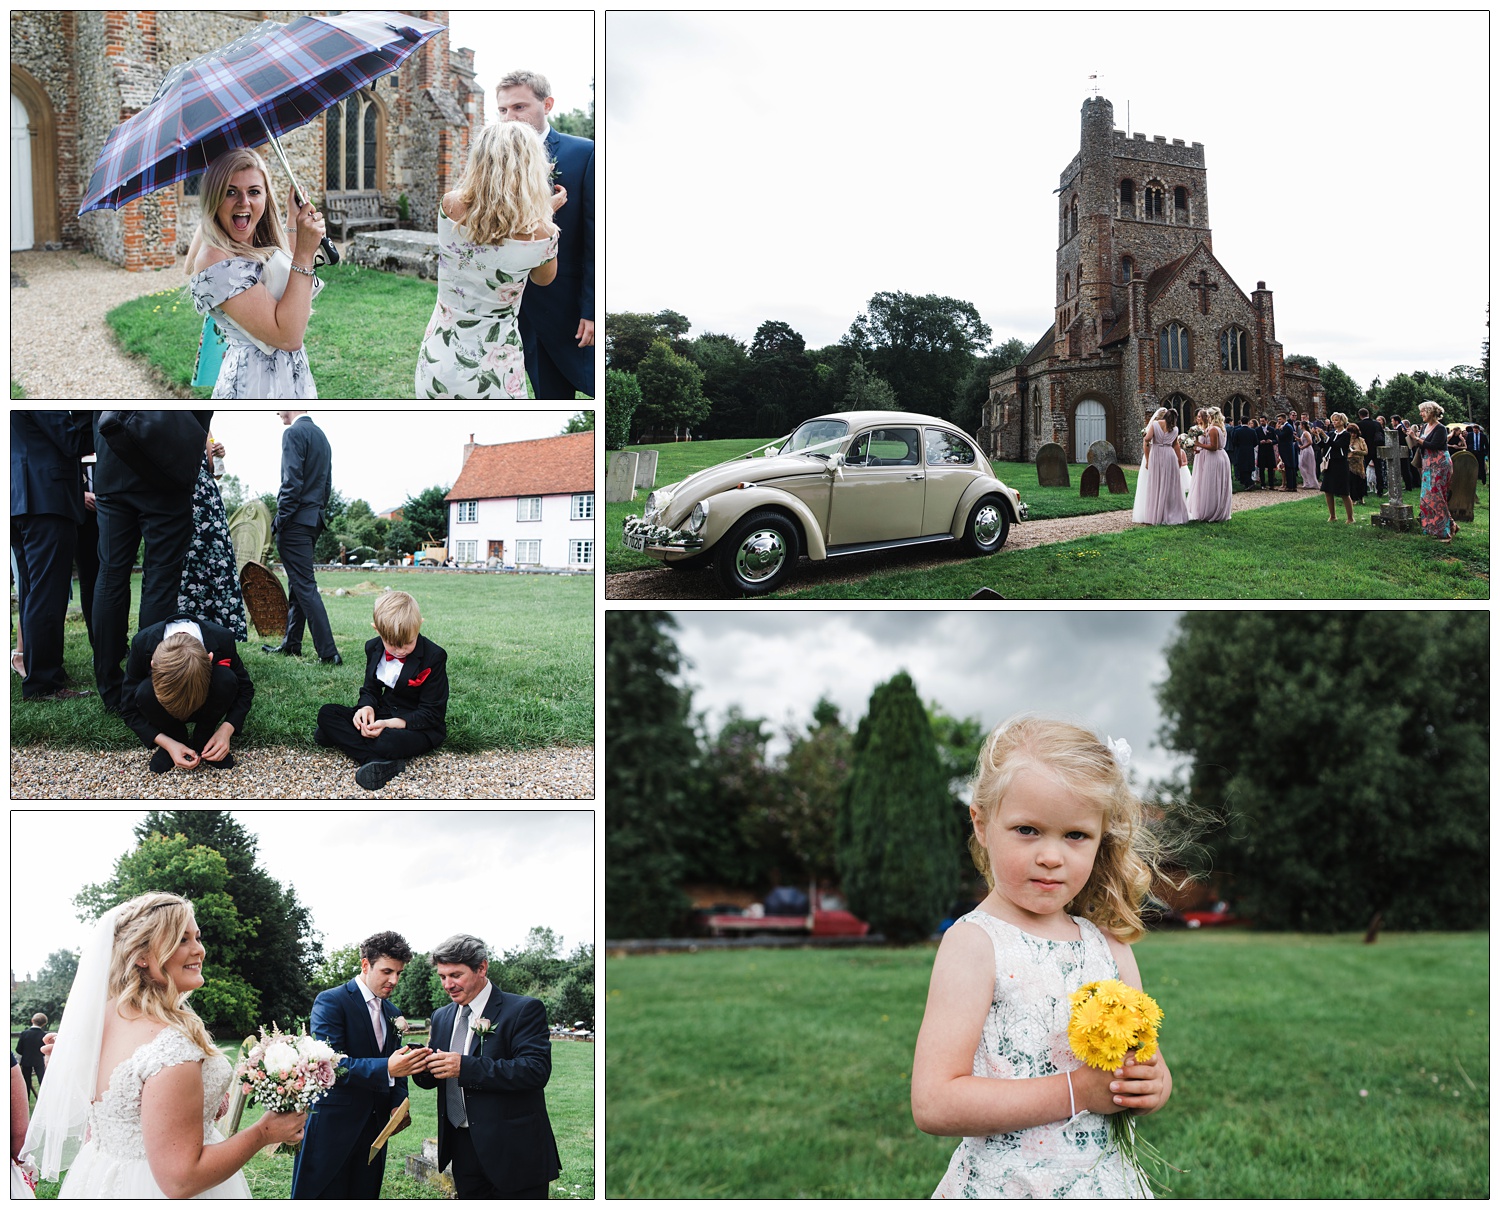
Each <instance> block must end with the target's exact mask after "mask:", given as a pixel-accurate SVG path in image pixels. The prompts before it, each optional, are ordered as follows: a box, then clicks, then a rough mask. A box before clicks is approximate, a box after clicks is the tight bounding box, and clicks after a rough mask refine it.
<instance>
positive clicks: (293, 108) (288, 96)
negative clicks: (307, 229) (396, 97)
mask: <svg viewBox="0 0 1500 1210" xmlns="http://www.w3.org/2000/svg"><path fill="white" fill-rule="evenodd" d="M443 28H445V27H444V26H441V25H436V24H434V23H433V22H431V21H421V20H418V19H417V18H416V17H409V16H407V15H406V14H405V13H397V12H352V13H340V14H338V15H336V16H331V17H297V18H296V19H295V20H293V21H290V22H287V23H285V24H283V23H282V22H279V21H265V22H262V23H261V24H260V25H258V26H256V27H255V28H254V29H253V30H251V31H250V32H249V33H247V34H245V35H244V36H243V37H240V38H236V39H235V40H234V41H233V42H231V43H230V44H229V45H228V46H225V47H221V48H220V49H219V50H216V51H212V52H210V53H209V54H206V55H201V56H200V57H198V58H196V59H193V60H192V61H191V62H188V63H184V64H182V65H181V66H178V67H174V68H173V69H172V70H171V71H169V72H168V73H167V76H166V79H164V80H163V81H162V82H161V87H160V88H158V89H157V90H156V95H155V96H154V97H152V98H151V104H149V105H148V106H146V108H145V109H143V110H141V111H140V112H139V113H137V114H135V115H133V116H132V117H130V118H128V119H127V120H126V121H124V122H121V123H120V125H118V126H116V127H115V128H114V130H112V131H111V132H110V135H109V138H108V139H106V140H105V143H104V150H103V151H101V152H100V153H99V159H98V162H97V163H96V164H95V165H94V174H93V176H92V177H91V178H90V179H89V187H88V189H87V191H86V192H85V193H84V197H83V205H82V206H80V207H79V210H78V213H79V214H87V213H88V212H89V211H90V210H117V209H119V208H120V207H121V206H124V205H125V204H126V203H128V202H133V201H135V200H136V199H137V198H140V197H145V196H146V194H148V193H154V192H155V191H156V190H158V189H164V188H166V187H167V186H168V185H173V184H176V182H178V181H180V180H183V179H184V178H186V177H189V176H192V175H193V174H194V173H196V172H202V171H203V170H204V169H205V168H207V167H208V165H209V164H210V163H211V162H212V161H213V160H214V158H215V157H217V156H218V155H220V154H221V153H223V152H225V151H227V150H229V149H230V148H231V147H254V146H256V145H257V144H260V143H264V142H266V141H268V139H269V141H270V142H271V144H272V145H273V146H274V147H276V150H277V153H278V154H280V153H281V147H280V144H278V143H277V142H276V139H277V137H278V136H280V135H284V134H288V133H290V132H291V131H293V130H296V129H297V128H298V127H301V126H305V125H307V123H309V122H311V121H312V120H313V119H314V118H316V117H317V116H318V115H319V114H320V113H322V112H323V111H324V110H326V109H330V108H332V107H333V106H334V105H337V104H338V103H339V102H340V101H342V100H343V99H344V98H345V97H347V96H351V95H352V94H354V93H356V92H358V91H359V90H360V89H361V88H364V87H366V86H367V85H369V84H371V83H373V82H374V81H375V79H376V78H377V77H379V76H383V75H385V74H386V73H387V72H392V71H395V70H396V69H397V68H398V67H400V66H401V64H402V62H403V61H404V60H405V59H406V58H407V56H409V55H410V54H411V53H412V52H413V51H415V50H416V49H417V48H418V47H419V46H421V45H422V43H424V42H425V41H427V39H428V38H430V37H432V36H433V34H435V33H437V32H438V31H439V30H441V29H443ZM282 162H283V164H285V157H284V156H283V160H282ZM288 175H290V170H288ZM293 184H294V185H295V184H296V182H295V181H293ZM298 192H299V193H301V192H302V191H301V189H300V188H299V189H298ZM303 196H304V197H305V196H306V195H305V194H303Z"/></svg>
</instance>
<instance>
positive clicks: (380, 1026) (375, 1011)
mask: <svg viewBox="0 0 1500 1210" xmlns="http://www.w3.org/2000/svg"><path fill="white" fill-rule="evenodd" d="M370 1024H371V1025H373V1026H374V1027H375V1045H376V1046H378V1047H380V1048H381V1049H382V1050H384V1049H385V1022H384V1021H382V1020H381V1012H380V1001H379V1000H371V1001H370Z"/></svg>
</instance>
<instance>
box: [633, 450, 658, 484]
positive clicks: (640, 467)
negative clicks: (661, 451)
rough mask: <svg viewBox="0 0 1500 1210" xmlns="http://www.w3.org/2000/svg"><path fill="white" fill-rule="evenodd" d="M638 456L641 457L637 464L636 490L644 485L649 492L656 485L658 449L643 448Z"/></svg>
mask: <svg viewBox="0 0 1500 1210" xmlns="http://www.w3.org/2000/svg"><path fill="white" fill-rule="evenodd" d="M636 457H637V458H639V459H640V461H639V462H637V463H636V464H635V486H636V490H637V491H639V490H640V489H641V488H643V487H644V488H645V489H646V490H647V491H648V492H649V491H651V490H652V489H653V488H655V487H656V451H655V450H642V451H641V452H640V453H639V454H637V455H636Z"/></svg>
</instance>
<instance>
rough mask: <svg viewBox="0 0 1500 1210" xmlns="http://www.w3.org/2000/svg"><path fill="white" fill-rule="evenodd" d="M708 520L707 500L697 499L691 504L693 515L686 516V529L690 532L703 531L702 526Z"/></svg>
mask: <svg viewBox="0 0 1500 1210" xmlns="http://www.w3.org/2000/svg"><path fill="white" fill-rule="evenodd" d="M707 521H708V501H707V500H699V501H698V503H697V504H695V505H693V515H692V516H690V517H689V518H688V523H687V526H686V528H687V531H688V533H690V534H697V533H702V532H703V526H704V525H705V524H706V523H707Z"/></svg>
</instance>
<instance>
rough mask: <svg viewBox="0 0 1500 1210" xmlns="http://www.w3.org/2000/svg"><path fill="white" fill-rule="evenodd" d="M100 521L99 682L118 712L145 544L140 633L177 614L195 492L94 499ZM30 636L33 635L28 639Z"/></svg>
mask: <svg viewBox="0 0 1500 1210" xmlns="http://www.w3.org/2000/svg"><path fill="white" fill-rule="evenodd" d="M95 503H96V504H97V506H98V517H99V579H98V582H97V583H96V584H95V585H94V679H95V680H96V681H97V682H98V684H99V695H100V696H101V697H102V698H103V699H104V707H105V709H106V710H111V711H114V712H116V713H118V712H119V709H120V692H121V688H122V686H123V685H124V683H125V673H124V670H123V669H122V668H121V667H120V665H121V662H122V661H123V660H124V659H125V655H126V653H127V652H128V651H129V650H130V638H129V634H128V633H127V627H128V626H129V623H130V572H131V569H132V568H133V567H134V566H135V552H136V550H137V549H138V548H139V547H140V544H141V539H142V538H145V540H146V553H145V556H144V558H143V563H144V569H143V574H142V576H141V610H140V615H139V618H138V620H137V623H136V628H137V629H143V628H144V627H147V626H154V625H155V624H156V623H157V622H164V621H166V620H167V619H168V618H170V617H171V616H172V615H173V614H174V613H176V612H177V589H178V586H179V584H180V583H181V581H182V560H183V558H184V557H185V556H186V555H187V549H188V544H189V543H190V542H191V541H192V537H193V493H192V489H191V488H183V489H182V491H181V492H112V493H110V494H109V495H100V496H97V497H96V498H95ZM26 641H27V642H28V643H30V641H31V638H30V636H29V635H28V636H27V640H26Z"/></svg>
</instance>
